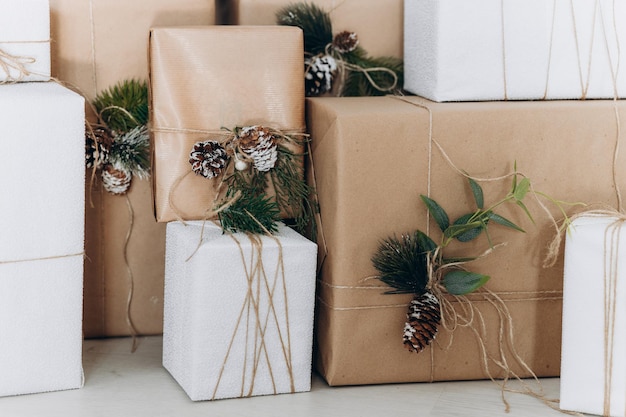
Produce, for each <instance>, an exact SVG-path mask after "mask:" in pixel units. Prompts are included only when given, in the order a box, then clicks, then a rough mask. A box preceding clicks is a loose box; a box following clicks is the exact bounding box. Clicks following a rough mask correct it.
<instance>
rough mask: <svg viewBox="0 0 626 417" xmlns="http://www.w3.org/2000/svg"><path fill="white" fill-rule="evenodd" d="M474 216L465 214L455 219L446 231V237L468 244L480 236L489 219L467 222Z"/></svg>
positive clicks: (473, 214)
mask: <svg viewBox="0 0 626 417" xmlns="http://www.w3.org/2000/svg"><path fill="white" fill-rule="evenodd" d="M475 215H476V213H467V214H465V215H463V216H461V217H459V218H458V219H456V220H455V221H454V223H453V225H452V226H450V227H449V228H448V230H447V231H446V232H448V231H449V234H446V235H447V237H452V238H456V239H457V240H459V241H460V242H469V241H470V240H474V239H476V238H477V237H478V236H480V234H481V233H482V232H483V230H485V227H486V221H489V219H488V218H487V219H486V221H482V220H475V221H472V222H469V221H470V220H471V219H472V218H474V217H475ZM479 218H480V216H479ZM457 226H458V227H457ZM462 226H464V227H462Z"/></svg>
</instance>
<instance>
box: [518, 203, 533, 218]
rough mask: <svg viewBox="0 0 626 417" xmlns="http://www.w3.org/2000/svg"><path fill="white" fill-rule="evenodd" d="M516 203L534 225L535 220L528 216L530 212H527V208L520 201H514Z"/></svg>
mask: <svg viewBox="0 0 626 417" xmlns="http://www.w3.org/2000/svg"><path fill="white" fill-rule="evenodd" d="M516 203H517V205H518V206H520V207H521V208H522V210H524V212H525V213H526V216H528V218H529V219H530V221H531V222H533V223H535V220H534V219H533V216H532V215H531V214H530V210H528V207H526V205H525V204H524V203H523V202H521V201H516Z"/></svg>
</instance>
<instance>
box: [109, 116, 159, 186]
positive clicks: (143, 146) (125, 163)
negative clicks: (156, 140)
mask: <svg viewBox="0 0 626 417" xmlns="http://www.w3.org/2000/svg"><path fill="white" fill-rule="evenodd" d="M109 163H110V164H111V165H113V168H115V169H117V170H120V171H124V172H127V173H130V174H132V175H133V176H136V177H138V178H141V179H144V178H148V177H149V176H150V136H149V135H148V128H147V127H146V126H145V125H144V126H138V127H135V128H134V129H132V130H131V131H129V132H128V133H126V134H123V135H120V136H117V137H116V138H115V140H114V141H113V144H112V145H111V151H110V153H109Z"/></svg>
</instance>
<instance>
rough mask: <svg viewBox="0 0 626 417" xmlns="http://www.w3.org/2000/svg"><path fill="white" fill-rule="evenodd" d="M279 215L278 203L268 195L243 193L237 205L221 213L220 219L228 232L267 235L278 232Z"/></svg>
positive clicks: (236, 202)
mask: <svg viewBox="0 0 626 417" xmlns="http://www.w3.org/2000/svg"><path fill="white" fill-rule="evenodd" d="M279 214H280V210H279V209H278V206H277V204H276V202H275V201H272V200H271V199H270V198H269V197H267V196H266V195H264V194H263V195H257V194H252V193H250V192H243V193H242V194H241V197H240V198H239V199H238V200H237V201H235V203H233V204H232V205H231V206H229V207H228V208H226V209H225V210H223V211H220V212H219V214H218V217H219V220H220V224H221V226H222V229H223V230H224V231H226V232H232V233H235V232H244V233H246V232H247V233H255V234H265V233H266V231H268V232H270V233H276V232H277V231H278V226H277V224H276V222H277V221H278V220H279Z"/></svg>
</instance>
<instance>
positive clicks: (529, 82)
mask: <svg viewBox="0 0 626 417" xmlns="http://www.w3.org/2000/svg"><path fill="white" fill-rule="evenodd" d="M404 12H405V16H404V17H405V24H404V28H405V35H404V38H405V41H404V56H405V73H406V77H405V83H404V87H405V89H406V90H408V91H410V92H412V93H415V94H417V95H420V96H422V97H426V98H429V99H431V100H435V101H476V100H503V99H508V100H526V99H543V98H547V99H578V98H613V97H614V96H615V95H617V96H618V97H624V96H625V95H626V87H625V86H624V84H625V83H624V80H626V69H624V68H622V67H623V66H620V65H619V45H620V44H623V43H624V42H625V41H626V20H624V16H626V5H625V4H623V3H620V4H618V3H615V2H611V1H610V0H602V1H598V2H587V1H580V0H579V1H572V2H569V1H555V2H546V1H542V0H532V1H519V0H507V1H504V2H500V1H498V0H489V1H469V2H468V1H463V0H457V1H450V2H439V1H437V0H405V9H404ZM615 86H616V88H617V91H615V89H614V87H615Z"/></svg>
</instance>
